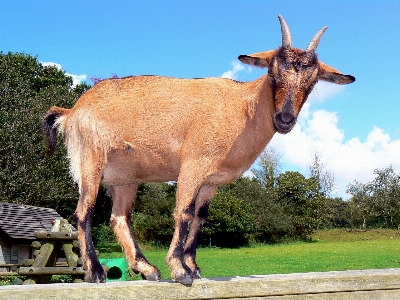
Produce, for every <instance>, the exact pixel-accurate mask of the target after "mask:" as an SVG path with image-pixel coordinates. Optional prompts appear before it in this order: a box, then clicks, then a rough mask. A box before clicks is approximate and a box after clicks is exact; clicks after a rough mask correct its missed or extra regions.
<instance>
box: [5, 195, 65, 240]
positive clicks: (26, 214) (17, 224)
mask: <svg viewBox="0 0 400 300" xmlns="http://www.w3.org/2000/svg"><path fill="white" fill-rule="evenodd" d="M57 219H62V217H61V216H60V215H59V214H58V213H57V212H56V211H55V210H54V209H51V208H45V207H37V206H30V205H21V204H13V203H5V202H0V228H1V229H2V230H3V231H4V232H5V233H6V234H7V235H8V236H10V237H11V238H13V239H30V240H34V239H35V232H36V231H39V230H50V229H51V226H52V224H51V222H52V221H54V220H57Z"/></svg>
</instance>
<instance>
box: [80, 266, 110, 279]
mask: <svg viewBox="0 0 400 300" xmlns="http://www.w3.org/2000/svg"><path fill="white" fill-rule="evenodd" d="M85 281H86V282H91V283H104V282H106V272H105V271H104V269H103V267H102V266H101V265H99V267H95V268H93V269H92V270H91V272H89V271H86V275H85Z"/></svg>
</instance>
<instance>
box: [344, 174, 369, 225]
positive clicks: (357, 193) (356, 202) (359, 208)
mask: <svg viewBox="0 0 400 300" xmlns="http://www.w3.org/2000/svg"><path fill="white" fill-rule="evenodd" d="M346 193H348V194H350V195H351V199H350V201H349V205H348V209H347V211H348V218H349V222H350V224H351V229H353V226H354V224H355V222H357V221H358V220H360V219H361V220H362V229H363V230H366V229H367V220H369V219H370V218H371V219H372V218H373V217H374V214H373V211H374V209H373V200H372V198H371V196H370V195H369V191H368V186H367V185H365V184H362V183H360V182H358V181H357V180H354V183H352V184H349V185H348V186H347V188H346Z"/></svg>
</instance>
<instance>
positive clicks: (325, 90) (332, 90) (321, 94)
mask: <svg viewBox="0 0 400 300" xmlns="http://www.w3.org/2000/svg"><path fill="white" fill-rule="evenodd" d="M345 89H346V86H345V85H340V84H334V83H330V82H326V81H318V83H317V84H316V85H315V87H314V89H313V91H312V92H311V94H310V95H309V97H308V100H307V102H308V103H311V104H312V103H317V102H323V101H325V100H326V99H329V98H332V97H334V96H335V95H337V94H339V93H341V92H343V91H344V90H345Z"/></svg>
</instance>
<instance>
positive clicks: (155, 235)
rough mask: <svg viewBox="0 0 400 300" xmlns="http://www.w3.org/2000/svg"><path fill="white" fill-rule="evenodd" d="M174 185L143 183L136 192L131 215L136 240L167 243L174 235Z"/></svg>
mask: <svg viewBox="0 0 400 300" xmlns="http://www.w3.org/2000/svg"><path fill="white" fill-rule="evenodd" d="M175 193H176V183H174V184H170V183H145V184H141V185H140V187H139V190H138V196H137V201H136V202H137V203H136V205H135V210H134V213H133V215H132V223H133V228H134V234H135V236H136V238H138V239H139V240H141V241H153V242H161V243H168V242H169V241H170V240H171V238H172V235H173V233H174V219H173V217H172V214H173V212H174V208H175Z"/></svg>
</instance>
